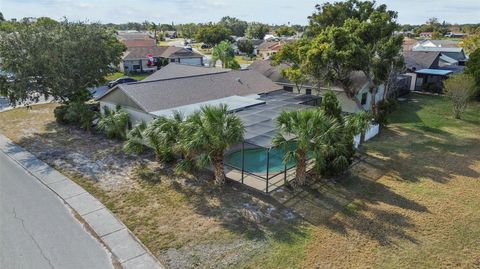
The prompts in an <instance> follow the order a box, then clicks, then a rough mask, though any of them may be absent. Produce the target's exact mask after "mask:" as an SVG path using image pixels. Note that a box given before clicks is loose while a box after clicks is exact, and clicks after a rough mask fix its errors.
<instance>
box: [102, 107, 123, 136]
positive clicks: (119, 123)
mask: <svg viewBox="0 0 480 269" xmlns="http://www.w3.org/2000/svg"><path fill="white" fill-rule="evenodd" d="M128 120H129V115H128V113H127V112H126V111H125V110H123V109H122V108H121V107H120V106H117V108H116V109H115V110H110V109H109V108H108V107H104V108H103V114H102V115H101V116H100V120H99V121H98V124H97V129H98V130H99V131H100V132H102V133H103V134H105V135H106V136H107V137H108V138H117V139H121V140H125V139H126V138H127V130H128Z"/></svg>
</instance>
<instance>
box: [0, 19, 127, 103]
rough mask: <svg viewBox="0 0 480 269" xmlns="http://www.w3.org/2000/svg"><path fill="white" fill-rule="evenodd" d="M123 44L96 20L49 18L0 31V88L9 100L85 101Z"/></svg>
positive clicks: (116, 61)
mask: <svg viewBox="0 0 480 269" xmlns="http://www.w3.org/2000/svg"><path fill="white" fill-rule="evenodd" d="M124 50H125V46H124V45H123V44H122V43H120V42H119V41H118V40H117V39H116V37H115V35H114V33H113V31H107V30H105V29H104V28H102V27H101V26H100V25H98V24H86V23H72V22H68V21H66V20H65V21H61V22H57V21H54V20H51V19H48V18H42V19H39V20H38V21H37V22H35V23H18V24H16V26H15V31H14V32H10V33H9V32H6V31H1V32H0V58H1V59H2V61H1V63H0V69H1V70H2V71H3V72H2V73H1V74H0V91H1V92H2V94H3V95H5V96H8V98H9V99H10V101H11V102H12V103H14V104H15V103H17V102H21V101H25V100H29V99H38V97H39V96H45V97H47V98H48V97H52V98H54V99H55V100H58V101H61V102H70V101H85V100H87V99H88V98H90V91H89V88H91V87H95V86H98V85H100V84H101V83H104V82H105V76H106V75H108V74H110V73H111V72H113V71H114V68H115V66H117V65H118V64H119V62H120V59H121V56H122V53H123V51H124Z"/></svg>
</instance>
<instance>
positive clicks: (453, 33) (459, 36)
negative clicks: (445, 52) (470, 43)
mask: <svg viewBox="0 0 480 269" xmlns="http://www.w3.org/2000/svg"><path fill="white" fill-rule="evenodd" d="M466 36H468V34H465V33H458V32H457V33H455V32H449V33H447V34H446V35H445V37H450V38H464V37H466Z"/></svg>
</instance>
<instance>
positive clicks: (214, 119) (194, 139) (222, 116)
mask: <svg viewBox="0 0 480 269" xmlns="http://www.w3.org/2000/svg"><path fill="white" fill-rule="evenodd" d="M244 132H245V127H244V125H243V122H242V121H241V119H240V118H239V117H238V116H236V115H235V114H230V113H228V109H227V106H226V105H220V106H204V107H202V109H201V110H200V111H199V112H196V113H194V114H192V115H191V116H190V117H188V119H187V120H186V123H185V125H184V128H183V130H182V135H181V137H182V141H181V144H182V147H183V148H184V149H186V150H187V151H188V152H190V153H191V154H192V153H193V154H195V155H196V160H197V165H198V166H199V167H206V166H208V165H210V164H212V165H213V168H214V173H215V182H216V184H217V185H222V184H224V183H225V171H224V162H223V155H224V152H225V150H226V149H227V148H229V147H231V146H233V145H235V144H237V143H240V142H241V141H242V140H243V134H244Z"/></svg>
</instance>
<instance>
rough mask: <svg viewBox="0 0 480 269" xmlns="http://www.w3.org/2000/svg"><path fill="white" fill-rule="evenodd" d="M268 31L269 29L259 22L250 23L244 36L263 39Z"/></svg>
mask: <svg viewBox="0 0 480 269" xmlns="http://www.w3.org/2000/svg"><path fill="white" fill-rule="evenodd" d="M269 31H270V27H269V26H268V25H266V24H263V23H259V22H252V23H250V24H249V25H248V27H247V33H246V36H247V37H248V38H253V39H263V38H264V37H265V35H266V34H267V33H268V32H269Z"/></svg>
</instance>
